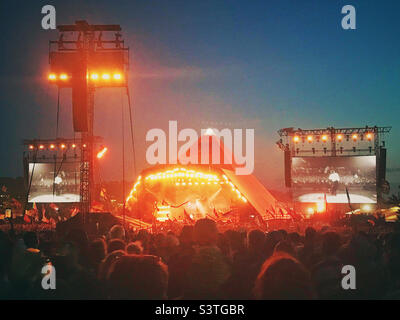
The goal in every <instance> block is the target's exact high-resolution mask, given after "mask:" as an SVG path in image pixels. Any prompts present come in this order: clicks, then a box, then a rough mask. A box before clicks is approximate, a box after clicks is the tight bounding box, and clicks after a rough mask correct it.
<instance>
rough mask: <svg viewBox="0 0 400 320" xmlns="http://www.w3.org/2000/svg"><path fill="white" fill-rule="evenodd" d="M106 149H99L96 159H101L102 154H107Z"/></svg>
mask: <svg viewBox="0 0 400 320" xmlns="http://www.w3.org/2000/svg"><path fill="white" fill-rule="evenodd" d="M107 150H108V148H107V147H104V148H103V149H101V150H100V151H99V152H98V153H97V159H101V158H103V156H104V154H105V153H106V152H107Z"/></svg>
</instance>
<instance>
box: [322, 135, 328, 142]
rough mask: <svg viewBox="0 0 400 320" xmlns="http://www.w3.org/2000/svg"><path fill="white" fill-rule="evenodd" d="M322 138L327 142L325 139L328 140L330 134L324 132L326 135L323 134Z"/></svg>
mask: <svg viewBox="0 0 400 320" xmlns="http://www.w3.org/2000/svg"><path fill="white" fill-rule="evenodd" d="M321 139H322V141H324V142H325V141H327V140H328V136H327V135H325V134H324V135H323V136H322V138H321Z"/></svg>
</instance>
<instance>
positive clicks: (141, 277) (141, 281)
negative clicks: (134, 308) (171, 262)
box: [107, 255, 168, 300]
mask: <svg viewBox="0 0 400 320" xmlns="http://www.w3.org/2000/svg"><path fill="white" fill-rule="evenodd" d="M107 281H108V287H109V292H108V297H109V298H110V299H135V300H150V299H151V300H152V299H157V300H160V299H166V298H167V288H168V267H167V266H166V265H165V264H164V263H163V262H162V261H161V259H160V258H159V257H156V256H151V255H123V256H120V257H119V258H118V259H117V260H115V261H114V262H113V264H112V265H111V266H110V269H109V271H108V275H107Z"/></svg>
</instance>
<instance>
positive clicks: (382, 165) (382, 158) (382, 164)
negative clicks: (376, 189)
mask: <svg viewBox="0 0 400 320" xmlns="http://www.w3.org/2000/svg"><path fill="white" fill-rule="evenodd" d="M377 173H378V176H377V181H378V185H379V186H380V185H381V183H382V182H384V181H385V180H386V148H383V147H380V148H379V159H378V172H377Z"/></svg>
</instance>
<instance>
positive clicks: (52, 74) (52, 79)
mask: <svg viewBox="0 0 400 320" xmlns="http://www.w3.org/2000/svg"><path fill="white" fill-rule="evenodd" d="M49 80H50V81H54V80H57V76H56V75H55V74H54V73H50V74H49Z"/></svg>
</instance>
